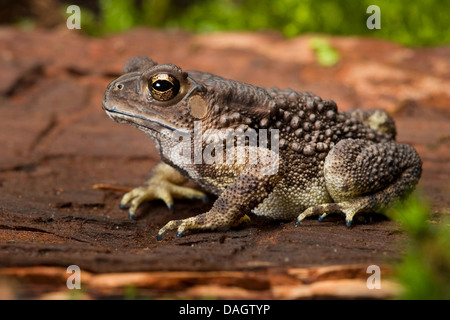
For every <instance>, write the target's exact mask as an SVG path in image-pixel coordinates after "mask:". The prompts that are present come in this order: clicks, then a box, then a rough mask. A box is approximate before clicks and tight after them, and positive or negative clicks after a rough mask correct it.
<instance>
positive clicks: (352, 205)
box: [295, 197, 372, 227]
mask: <svg viewBox="0 0 450 320" xmlns="http://www.w3.org/2000/svg"><path fill="white" fill-rule="evenodd" d="M371 202H372V201H371V199H370V197H361V198H358V199H354V200H351V201H344V202H340V203H325V204H320V205H317V206H314V207H309V208H308V209H306V210H305V211H303V212H302V213H301V214H300V215H299V216H298V217H297V220H296V221H295V225H296V226H299V225H300V224H301V222H302V221H303V219H305V218H307V217H310V216H315V215H320V216H319V221H322V220H323V218H325V217H326V216H327V215H328V214H329V213H342V214H344V216H345V224H346V225H347V227H350V226H351V224H352V221H353V217H354V216H355V215H356V214H357V213H361V212H368V211H372V210H370V209H369V208H370V207H371V205H370V204H371Z"/></svg>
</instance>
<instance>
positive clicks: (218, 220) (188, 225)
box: [156, 211, 250, 241]
mask: <svg viewBox="0 0 450 320" xmlns="http://www.w3.org/2000/svg"><path fill="white" fill-rule="evenodd" d="M225 220H227V219H226V217H224V215H222V214H219V213H212V212H211V211H210V212H207V213H204V214H200V215H198V216H195V217H191V218H187V219H183V220H172V221H169V222H168V223H167V224H166V225H165V226H164V227H162V228H161V229H160V230H159V232H158V235H157V236H156V239H157V240H158V241H160V240H162V237H163V235H164V234H165V233H166V232H167V231H171V230H177V234H176V236H177V238H181V237H182V236H183V233H184V232H185V231H186V230H192V231H206V230H226V229H228V228H229V227H237V226H240V225H244V224H248V223H250V218H249V217H248V216H247V215H244V216H243V217H241V218H239V219H237V220H236V221H225Z"/></svg>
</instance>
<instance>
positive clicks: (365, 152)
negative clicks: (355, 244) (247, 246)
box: [296, 139, 422, 226]
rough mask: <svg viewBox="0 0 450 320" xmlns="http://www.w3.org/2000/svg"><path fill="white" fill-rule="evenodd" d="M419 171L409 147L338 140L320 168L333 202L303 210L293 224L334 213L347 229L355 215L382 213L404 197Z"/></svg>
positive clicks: (418, 161) (388, 143) (416, 161)
mask: <svg viewBox="0 0 450 320" xmlns="http://www.w3.org/2000/svg"><path fill="white" fill-rule="evenodd" d="M421 172H422V161H421V160H420V158H419V156H418V154H417V152H416V151H415V150H414V148H413V147H411V146H409V145H404V144H399V143H396V142H394V141H392V142H381V143H374V142H370V141H366V140H360V139H356V140H354V139H346V140H342V141H340V142H339V143H338V144H337V145H336V146H335V147H334V148H333V149H332V150H331V151H330V153H329V154H328V155H327V157H326V159H325V165H324V176H325V181H326V186H327V189H328V192H329V193H330V195H331V197H332V199H333V201H334V202H335V203H326V204H320V205H317V206H313V207H310V208H308V209H306V210H305V211H303V212H302V213H301V214H300V215H299V216H298V218H297V222H296V223H297V225H298V224H300V222H301V221H302V220H303V219H304V218H306V217H308V216H311V215H321V216H320V218H319V221H321V220H322V219H323V218H324V217H325V216H326V215H327V214H328V213H333V212H338V213H343V214H344V215H345V217H346V224H347V226H350V224H351V222H352V219H353V217H354V215H355V214H357V213H362V212H373V211H383V210H385V209H386V208H387V206H388V205H389V204H390V203H392V202H393V201H394V200H396V199H399V198H401V197H403V196H405V195H407V194H408V193H409V192H410V191H411V190H412V189H413V188H414V187H415V185H416V184H417V182H418V181H419V178H420V175H421Z"/></svg>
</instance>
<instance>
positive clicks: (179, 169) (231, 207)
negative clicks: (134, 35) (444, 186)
mask: <svg viewBox="0 0 450 320" xmlns="http://www.w3.org/2000/svg"><path fill="white" fill-rule="evenodd" d="M103 109H104V110H105V111H106V113H107V114H108V116H109V117H110V118H111V119H113V120H115V121H117V122H119V123H130V124H132V125H134V126H135V127H136V128H138V129H140V130H141V131H143V132H144V133H146V134H147V135H148V136H149V137H150V138H151V139H152V140H153V142H154V143H155V146H156V148H157V150H158V151H159V154H160V156H161V160H162V161H161V162H160V163H159V164H158V165H156V166H155V167H154V168H153V169H152V170H151V172H150V176H149V179H148V180H147V181H146V182H145V183H144V184H143V185H142V186H139V187H137V188H135V189H133V190H131V191H130V192H128V193H126V194H125V195H124V196H123V198H122V200H121V202H120V207H121V208H122V209H126V208H128V212H129V217H130V218H133V217H134V216H135V213H136V209H137V208H138V207H139V206H140V205H141V204H142V203H143V202H144V201H149V200H153V199H162V200H163V201H164V202H165V203H166V204H167V206H168V208H169V209H172V208H173V202H174V200H173V199H177V198H189V199H206V195H205V194H204V193H203V192H201V191H198V190H196V189H193V188H189V187H186V186H183V184H184V183H185V182H186V181H187V179H190V180H192V181H194V182H196V183H197V184H198V185H199V186H201V187H202V188H203V189H204V190H206V191H208V192H211V193H213V194H215V195H217V196H218V198H217V200H216V201H215V202H214V204H213V206H212V208H211V209H210V210H209V211H208V212H205V213H202V214H198V215H195V216H193V217H190V218H187V219H182V220H172V221H169V222H168V223H167V224H166V225H165V226H163V227H162V228H161V229H160V230H159V232H158V234H157V239H158V240H161V239H162V237H163V235H164V234H165V233H166V232H167V231H170V230H176V235H177V237H181V236H182V235H183V234H184V233H185V231H187V230H189V231H190V232H196V231H210V230H226V229H228V228H230V227H235V226H238V225H240V224H242V223H246V222H248V221H249V215H250V214H256V215H262V216H266V217H270V218H273V219H282V220H295V221H296V225H300V224H301V221H302V220H303V219H305V218H306V217H309V216H313V215H318V216H319V220H322V219H323V218H324V217H325V216H326V215H327V214H329V213H342V214H343V215H344V216H345V221H346V224H347V226H350V225H351V223H352V219H353V217H354V216H355V214H359V213H361V214H362V213H366V212H374V211H376V212H381V211H383V210H385V209H386V208H387V207H388V206H389V205H390V204H392V202H393V201H395V200H397V199H400V198H402V197H404V196H406V195H407V194H408V193H409V192H410V191H411V190H413V189H414V187H415V185H416V184H417V182H418V180H419V178H420V175H421V171H422V162H421V159H420V157H419V156H418V154H417V152H416V151H415V150H414V148H413V147H411V146H410V145H407V144H401V143H397V142H396V141H395V136H396V127H395V123H394V121H393V119H392V118H391V117H390V116H389V115H388V114H387V113H386V112H384V111H381V110H351V111H338V109H337V106H336V103H335V102H334V101H332V100H323V99H321V98H320V97H318V96H316V95H314V94H313V93H310V92H297V91H294V90H291V89H283V90H281V89H278V88H262V87H258V86H253V85H250V84H246V83H242V82H238V81H233V80H229V79H225V78H222V77H219V76H216V75H213V74H210V73H206V72H200V71H184V70H182V69H181V68H179V67H177V66H175V65H172V64H158V63H156V62H154V61H153V60H151V59H149V58H146V57H135V58H132V59H130V60H129V61H127V62H126V64H125V66H124V74H123V75H122V76H120V77H119V78H117V79H116V80H114V81H112V82H111V83H110V84H109V86H108V88H107V89H106V92H105V95H104V98H103ZM230 137H231V138H230Z"/></svg>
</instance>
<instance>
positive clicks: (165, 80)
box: [148, 73, 180, 101]
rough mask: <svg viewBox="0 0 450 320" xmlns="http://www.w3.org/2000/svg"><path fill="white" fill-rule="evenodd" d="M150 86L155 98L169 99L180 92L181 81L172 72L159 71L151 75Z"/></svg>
mask: <svg viewBox="0 0 450 320" xmlns="http://www.w3.org/2000/svg"><path fill="white" fill-rule="evenodd" d="M148 88H149V90H150V93H151V95H152V97H153V98H154V99H155V100H158V101H168V100H170V99H173V98H175V97H176V95H177V94H178V93H179V92H180V82H179V81H178V80H177V78H175V77H174V76H171V75H170V74H166V73H159V74H157V75H154V76H153V77H151V79H150V81H149V83H148Z"/></svg>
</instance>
